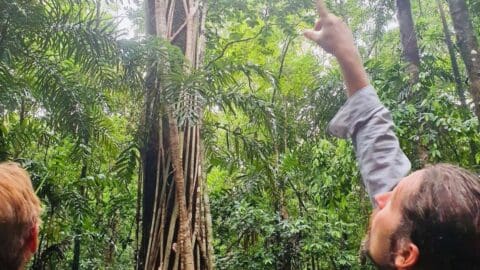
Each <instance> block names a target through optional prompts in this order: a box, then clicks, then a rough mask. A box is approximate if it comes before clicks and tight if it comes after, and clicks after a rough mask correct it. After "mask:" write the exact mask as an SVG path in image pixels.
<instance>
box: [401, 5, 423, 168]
mask: <svg viewBox="0 0 480 270" xmlns="http://www.w3.org/2000/svg"><path fill="white" fill-rule="evenodd" d="M397 18H398V23H399V25H400V41H401V43H402V48H403V58H404V59H405V61H407V64H408V66H407V71H408V73H409V77H410V79H409V83H410V89H411V88H412V86H413V85H414V84H416V83H418V82H419V80H420V79H419V75H420V51H419V49H418V42H417V32H416V31H415V24H414V22H413V16H412V7H411V5H410V0H397ZM406 96H407V97H408V98H412V96H413V95H412V93H411V91H409V93H408V94H407V95H406ZM416 96H417V97H416V98H418V95H416ZM420 113H421V112H420ZM417 132H418V137H419V138H421V135H422V134H423V131H422V127H421V126H418V127H417ZM415 151H416V153H415V156H417V158H418V161H419V166H420V167H423V166H424V165H425V164H426V163H427V160H428V151H427V149H426V147H425V145H423V144H422V142H421V139H420V141H419V143H418V146H417V147H416V149H415Z"/></svg>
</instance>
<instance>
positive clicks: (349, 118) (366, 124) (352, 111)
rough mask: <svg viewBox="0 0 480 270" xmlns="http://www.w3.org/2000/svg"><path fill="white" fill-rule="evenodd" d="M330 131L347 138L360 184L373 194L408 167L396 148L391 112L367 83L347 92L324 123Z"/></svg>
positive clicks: (389, 185)
mask: <svg viewBox="0 0 480 270" xmlns="http://www.w3.org/2000/svg"><path fill="white" fill-rule="evenodd" d="M328 130H329V132H330V134H332V135H333V136H336V137H339V138H344V139H347V138H351V139H352V141H353V145H354V148H355V154H356V158H357V161H358V164H359V167H360V173H361V176H362V180H363V184H364V185H365V188H366V190H367V192H368V195H369V196H370V200H371V201H372V204H373V205H375V202H374V199H373V198H374V196H375V195H377V194H381V193H384V192H388V191H391V190H392V189H393V188H394V187H395V186H396V185H397V183H398V181H400V180H401V179H402V178H403V177H405V176H406V175H407V174H408V173H409V171H410V168H411V164H410V161H409V160H408V158H407V157H406V156H405V154H404V153H403V151H402V149H400V144H399V142H398V139H397V137H396V135H395V132H394V124H393V121H392V116H391V114H390V112H389V111H388V109H387V108H385V106H384V105H383V104H382V103H381V102H380V99H379V98H378V96H377V94H376V92H375V89H373V87H372V86H367V87H365V88H363V89H361V90H358V91H357V92H356V93H355V94H354V95H353V96H351V97H350V98H349V99H348V100H347V102H346V103H345V104H344V105H343V106H342V108H341V109H340V110H339V111H338V112H337V114H336V115H335V117H334V118H333V119H332V120H331V121H330V123H329V124H328Z"/></svg>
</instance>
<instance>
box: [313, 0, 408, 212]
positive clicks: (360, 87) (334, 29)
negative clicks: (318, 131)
mask: <svg viewBox="0 0 480 270" xmlns="http://www.w3.org/2000/svg"><path fill="white" fill-rule="evenodd" d="M317 9H318V14H319V16H320V19H319V20H318V21H317V23H316V24H315V28H314V29H313V30H307V31H305V33H304V34H305V37H307V38H308V39H310V40H312V41H314V42H316V43H317V44H318V45H319V46H320V47H322V48H323V49H324V50H325V51H326V52H328V53H331V54H333V55H334V56H335V57H336V59H337V61H338V63H339V64H340V67H341V69H342V74H343V78H344V81H345V85H346V87H347V94H348V97H349V98H348V100H347V102H346V103H345V104H344V105H343V107H342V108H341V109H340V110H339V111H338V112H337V114H336V115H335V117H334V118H333V119H332V120H331V121H330V124H329V125H328V129H329V132H330V133H331V134H332V135H334V136H336V137H339V138H351V139H352V140H353V144H354V146H355V153H356V157H357V161H358V163H359V166H360V173H361V175H362V179H363V183H364V185H365V188H366V190H367V192H368V194H369V196H370V199H371V201H372V203H373V204H375V202H374V197H375V196H376V195H378V194H381V193H384V192H388V191H390V190H392V189H393V188H394V187H395V186H396V185H397V183H398V181H399V180H400V179H401V178H403V177H404V176H406V175H407V174H408V172H409V171H410V166H411V165H410V161H409V160H408V158H407V157H406V156H405V154H404V153H403V151H402V150H401V149H400V144H399V142H398V139H397V137H396V135H395V132H394V125H393V121H392V117H391V114H390V112H389V111H388V109H387V108H385V106H384V105H383V104H382V103H381V102H380V100H379V98H378V96H377V94H376V92H375V90H374V89H373V87H372V86H371V85H370V82H369V80H368V75H367V73H366V71H365V68H364V66H363V62H362V60H361V57H360V54H359V53H358V49H357V47H356V46H355V44H354V40H353V35H352V32H351V31H350V29H349V28H348V26H347V25H346V24H345V23H344V22H343V21H342V20H341V19H340V18H338V17H337V16H335V15H333V14H331V13H330V12H329V11H328V10H327V8H326V7H325V4H324V2H323V1H322V0H317Z"/></svg>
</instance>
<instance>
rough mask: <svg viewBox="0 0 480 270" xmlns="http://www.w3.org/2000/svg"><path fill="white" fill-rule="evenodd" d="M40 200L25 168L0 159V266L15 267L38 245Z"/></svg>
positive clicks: (21, 263)
mask: <svg viewBox="0 0 480 270" xmlns="http://www.w3.org/2000/svg"><path fill="white" fill-rule="evenodd" d="M40 212H41V207H40V201H39V199H38V197H37V196H36V195H35V192H34V191H33V187H32V183H31V181H30V177H29V176H28V174H27V172H26V171H25V170H23V169H22V168H21V167H20V166H18V165H17V164H15V163H0V266H1V267H0V268H1V269H6V270H18V269H21V268H22V267H23V265H24V264H25V263H26V262H27V261H28V260H29V259H30V257H31V256H32V254H33V253H35V251H36V249H37V239H38V226H39V225H40Z"/></svg>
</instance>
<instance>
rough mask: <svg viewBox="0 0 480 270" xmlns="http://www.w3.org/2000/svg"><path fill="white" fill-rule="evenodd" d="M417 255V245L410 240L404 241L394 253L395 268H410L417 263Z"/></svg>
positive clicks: (402, 269)
mask: <svg viewBox="0 0 480 270" xmlns="http://www.w3.org/2000/svg"><path fill="white" fill-rule="evenodd" d="M419 257H420V251H419V250H418V247H417V246H416V245H415V244H414V243H412V242H408V243H405V245H402V247H401V248H400V249H399V250H398V252H397V254H396V255H395V268H396V269H399V270H406V269H410V268H411V267H412V266H414V265H415V264H416V263H417V261H418V259H419Z"/></svg>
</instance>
